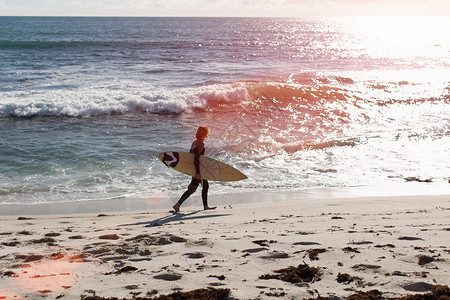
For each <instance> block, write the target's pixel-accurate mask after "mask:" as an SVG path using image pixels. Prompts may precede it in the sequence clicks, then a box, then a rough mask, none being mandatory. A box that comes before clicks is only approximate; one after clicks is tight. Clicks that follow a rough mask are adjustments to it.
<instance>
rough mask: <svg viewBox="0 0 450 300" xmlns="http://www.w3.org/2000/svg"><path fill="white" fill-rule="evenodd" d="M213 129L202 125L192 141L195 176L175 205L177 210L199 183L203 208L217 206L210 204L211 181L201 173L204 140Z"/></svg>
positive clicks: (177, 210)
mask: <svg viewBox="0 0 450 300" xmlns="http://www.w3.org/2000/svg"><path fill="white" fill-rule="evenodd" d="M210 132H211V131H210V130H209V128H208V127H206V126H200V127H199V128H198V129H197V132H196V133H195V137H196V140H195V141H194V142H193V143H192V146H191V150H190V151H189V152H191V153H194V154H195V156H194V166H195V173H196V174H195V176H194V177H192V180H191V183H190V184H189V186H188V188H187V191H186V192H184V194H183V195H181V198H180V200H178V202H177V204H175V205H174V206H173V209H174V210H175V212H179V211H180V207H181V205H182V204H183V202H184V201H185V200H186V199H187V198H189V196H190V195H192V194H193V193H194V192H195V191H196V190H197V188H198V185H199V184H200V183H201V184H202V200H203V209H204V210H208V209H215V208H216V207H209V206H208V189H209V183H208V180H206V179H202V175H201V174H200V155H204V154H205V144H204V143H203V141H204V140H205V139H206V138H207V137H208V134H209V133H210Z"/></svg>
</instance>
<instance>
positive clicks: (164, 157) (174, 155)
mask: <svg viewBox="0 0 450 300" xmlns="http://www.w3.org/2000/svg"><path fill="white" fill-rule="evenodd" d="M158 156H159V160H160V161H162V162H163V163H164V164H165V165H166V166H167V167H169V168H172V169H174V170H176V171H178V172H181V173H184V174H187V175H191V176H195V173H196V171H195V165H194V156H195V154H194V153H189V152H175V151H169V152H162V153H159V155H158ZM200 174H201V175H202V179H206V180H212V181H238V180H243V179H247V176H245V175H244V174H243V173H241V172H240V171H239V170H237V169H235V168H233V167H232V166H230V165H228V164H226V163H223V162H221V161H218V160H216V159H213V158H210V157H206V156H204V155H200Z"/></svg>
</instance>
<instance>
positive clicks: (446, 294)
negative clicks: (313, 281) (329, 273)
mask: <svg viewBox="0 0 450 300" xmlns="http://www.w3.org/2000/svg"><path fill="white" fill-rule="evenodd" d="M315 299H322V300H328V299H329V300H332V299H333V300H334V299H336V298H330V297H320V296H319V297H318V298H315ZM346 299H347V300H385V299H386V300H390V299H395V300H450V288H449V287H448V286H444V285H435V286H433V287H432V288H431V291H430V292H428V293H426V294H415V295H407V296H403V297H398V298H389V297H385V296H383V293H382V292H380V291H379V290H370V291H367V292H363V291H358V292H357V293H355V294H352V295H350V296H348V297H347V298H346Z"/></svg>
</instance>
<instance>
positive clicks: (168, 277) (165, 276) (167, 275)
mask: <svg viewBox="0 0 450 300" xmlns="http://www.w3.org/2000/svg"><path fill="white" fill-rule="evenodd" d="M181 277H182V275H180V274H176V273H172V274H171V273H165V274H160V275H156V276H153V278H155V279H159V280H164V281H176V280H180V279H181Z"/></svg>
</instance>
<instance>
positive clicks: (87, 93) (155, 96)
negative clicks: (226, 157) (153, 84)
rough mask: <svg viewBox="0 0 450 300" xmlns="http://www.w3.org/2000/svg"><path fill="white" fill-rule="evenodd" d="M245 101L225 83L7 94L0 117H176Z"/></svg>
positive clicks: (239, 88) (243, 92)
mask: <svg viewBox="0 0 450 300" xmlns="http://www.w3.org/2000/svg"><path fill="white" fill-rule="evenodd" d="M248 99H249V93H248V90H247V88H246V87H245V86H240V85H228V84H221V85H212V86H205V87H201V88H187V89H179V90H159V91H156V90H153V91H143V92H133V93H127V92H126V91H124V90H121V91H120V90H117V91H111V90H109V91H103V90H95V89H92V90H84V91H79V90H56V91H51V92H47V93H46V92H29V93H23V92H9V93H4V94H3V97H2V99H0V117H3V118H5V117H36V116H45V117H49V116H68V117H90V116H102V115H123V114H132V113H155V114H178V113H182V112H186V111H193V110H198V109H207V108H208V107H211V106H217V105H222V104H230V103H239V102H241V101H245V100H248Z"/></svg>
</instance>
